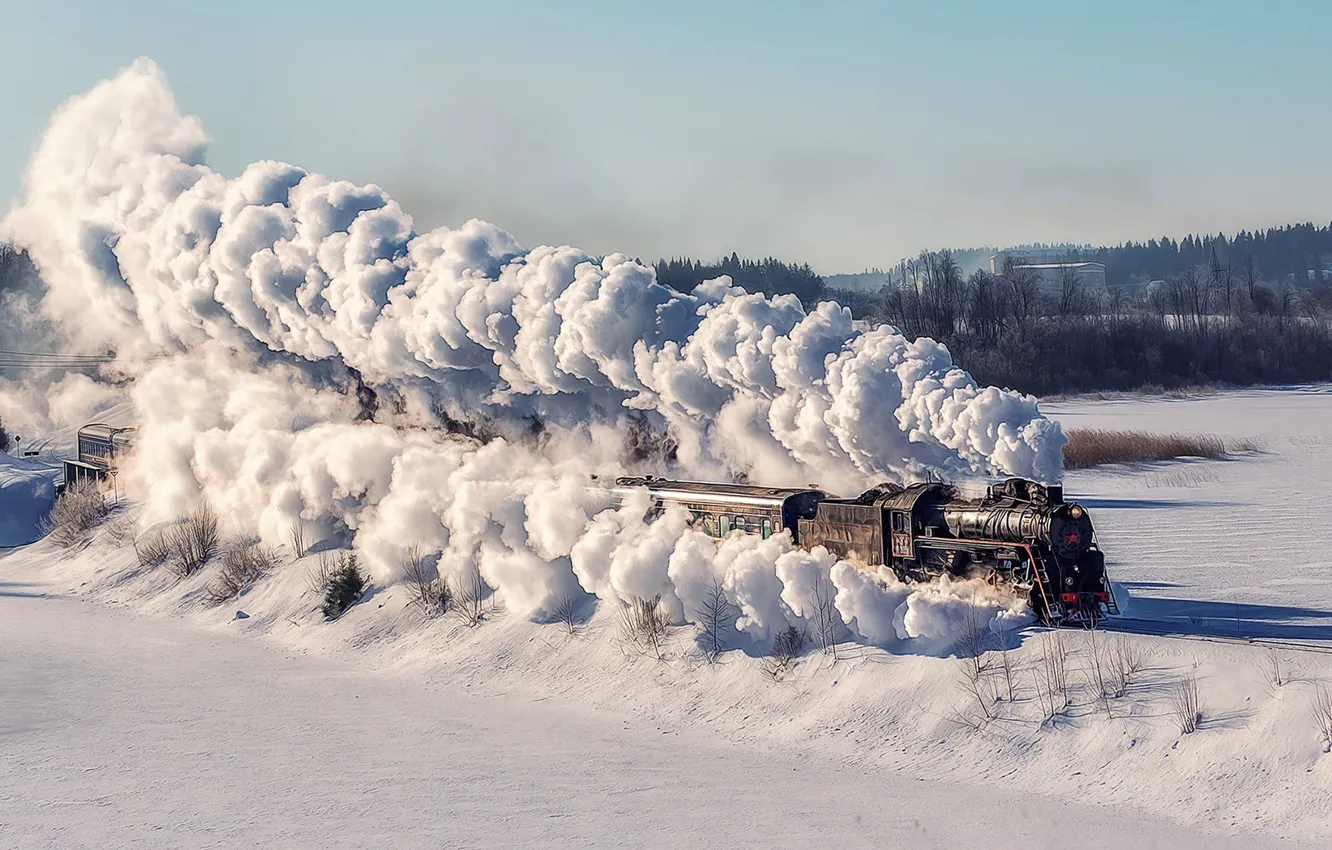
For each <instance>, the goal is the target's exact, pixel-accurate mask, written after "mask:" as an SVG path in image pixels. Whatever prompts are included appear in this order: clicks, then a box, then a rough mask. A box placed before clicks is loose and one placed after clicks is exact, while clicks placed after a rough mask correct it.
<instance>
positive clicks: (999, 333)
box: [828, 251, 1332, 395]
mask: <svg viewBox="0 0 1332 850" xmlns="http://www.w3.org/2000/svg"><path fill="white" fill-rule="evenodd" d="M828 297H829V298H830V299H833V300H837V301H839V302H840V303H842V304H844V305H846V306H848V307H850V308H851V311H852V314H853V315H854V316H855V317H856V318H859V319H866V320H869V321H871V322H876V323H886V324H891V325H894V326H896V327H898V328H900V329H901V330H902V331H903V333H905V334H906V335H907V336H909V337H912V338H915V337H918V336H927V337H931V338H933V339H936V340H939V341H940V342H942V343H944V344H945V345H947V346H948V349H949V351H950V352H951V353H952V355H953V359H954V360H955V361H956V362H957V363H958V364H959V365H960V366H962V367H963V368H964V369H966V370H967V371H969V372H970V373H971V375H972V376H973V377H974V378H976V380H978V381H980V382H981V383H983V384H995V385H998V386H1004V387H1011V388H1013V389H1018V390H1022V391H1024V392H1030V393H1035V394H1039V395H1051V394H1059V393H1078V392H1091V391H1097V390H1140V389H1147V388H1162V389H1166V388H1176V387H1181V386H1187V385H1196V384H1211V385H1216V384H1222V385H1254V384H1280V383H1302V382H1315V381H1332V283H1329V282H1328V281H1327V280H1321V281H1315V282H1313V283H1312V284H1309V285H1306V286H1305V287H1303V288H1300V289H1296V288H1294V287H1292V286H1289V285H1286V284H1283V283H1275V282H1273V281H1272V280H1270V279H1268V278H1266V277H1265V276H1264V275H1263V274H1261V273H1260V272H1259V271H1258V267H1257V264H1256V263H1254V262H1252V261H1249V260H1248V259H1247V258H1246V260H1245V262H1244V264H1243V266H1242V267H1241V268H1239V269H1236V268H1235V267H1234V266H1233V265H1231V264H1229V263H1223V262H1222V261H1221V259H1220V252H1219V251H1218V252H1215V253H1213V252H1208V260H1207V261H1206V262H1205V263H1201V264H1192V265H1186V266H1184V268H1183V269H1182V270H1181V271H1180V272H1178V273H1177V274H1172V275H1168V276H1167V277H1166V278H1165V279H1163V280H1158V281H1155V282H1153V283H1151V284H1150V285H1148V286H1144V287H1138V288H1128V287H1123V286H1116V285H1107V286H1105V287H1100V286H1097V287H1089V286H1086V285H1084V284H1083V282H1082V280H1081V279H1080V278H1079V277H1078V276H1077V274H1076V272H1073V271H1072V270H1069V271H1067V272H1065V273H1064V274H1063V275H1062V276H1061V279H1060V280H1059V281H1058V282H1056V283H1055V284H1054V285H1051V284H1049V283H1045V282H1042V280H1041V279H1040V277H1039V276H1038V275H1037V274H1036V273H1035V272H1034V271H1033V270H1031V269H1029V268H1025V267H1023V266H1017V265H1014V264H1013V263H1011V262H1010V263H1009V264H1008V265H1007V266H1006V267H1005V268H1004V269H1003V270H1002V271H1001V272H1000V273H999V274H990V273H989V272H988V271H986V270H984V269H977V270H976V271H974V272H972V274H970V275H964V274H963V273H962V270H961V267H960V266H959V265H958V264H957V263H956V261H954V260H953V258H952V255H951V253H950V252H948V251H939V252H924V253H922V254H921V255H920V256H919V257H917V258H916V259H914V260H911V261H910V262H907V263H904V264H903V268H902V273H901V275H900V276H899V277H895V278H894V280H893V281H892V282H891V283H890V284H889V285H887V286H884V287H883V288H881V289H880V290H879V291H878V292H873V293H869V292H851V291H838V290H829V291H828Z"/></svg>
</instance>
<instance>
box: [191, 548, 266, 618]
mask: <svg viewBox="0 0 1332 850" xmlns="http://www.w3.org/2000/svg"><path fill="white" fill-rule="evenodd" d="M277 563H278V558H277V553H276V552H274V551H273V549H272V547H270V546H265V545H264V544H262V543H260V542H258V541H255V540H245V539H237V540H233V541H232V542H231V543H230V544H228V545H227V547H226V548H225V549H224V550H223V552H222V571H221V572H220V573H219V574H218V577H217V579H215V580H214V581H213V583H212V584H210V585H209V586H208V590H207V591H206V594H205V595H206V597H207V599H208V601H209V602H211V603H213V604H214V605H221V604H223V603H224V602H226V601H228V600H230V599H235V598H237V597H238V596H240V595H241V594H242V593H244V592H245V590H246V588H248V587H249V586H250V585H252V584H254V582H255V581H256V580H257V579H258V578H259V576H261V575H262V574H263V573H264V572H265V571H266V570H271V569H273V568H274V567H276V566H277Z"/></svg>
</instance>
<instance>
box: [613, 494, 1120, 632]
mask: <svg viewBox="0 0 1332 850" xmlns="http://www.w3.org/2000/svg"><path fill="white" fill-rule="evenodd" d="M615 485H616V487H615V491H614V492H615V493H616V494H617V495H619V496H620V497H622V498H623V497H628V496H630V495H631V494H633V493H635V492H638V491H641V490H646V491H647V492H648V493H649V494H650V495H651V497H652V500H653V508H652V514H657V515H659V514H660V513H661V512H662V511H664V510H665V509H666V508H667V507H670V506H680V507H683V508H684V509H685V510H687V511H688V512H689V514H690V524H691V525H692V526H693V527H694V528H695V529H697V530H699V531H702V532H704V533H705V534H708V535H711V536H713V537H717V538H721V537H725V536H727V535H728V534H731V533H735V532H739V533H743V534H755V535H761V536H762V537H764V538H767V537H770V536H771V535H773V534H777V533H780V532H781V531H783V530H785V531H788V532H790V534H791V537H792V540H793V541H794V542H795V543H796V545H798V546H801V547H803V548H805V549H812V548H813V547H815V546H823V547H824V548H826V549H827V550H828V551H829V552H831V553H833V554H835V555H836V556H837V557H839V558H843V559H845V560H847V561H850V562H851V563H853V564H856V565H857V566H860V567H862V568H866V569H870V570H875V569H877V568H878V567H880V566H886V567H888V568H889V569H891V570H892V571H893V572H894V573H896V574H897V576H898V577H899V578H901V579H902V580H903V581H927V580H929V579H931V578H934V577H937V576H940V575H944V574H947V575H952V576H960V577H961V576H968V577H981V578H984V579H986V580H987V581H990V582H992V583H996V584H998V583H1004V584H1008V585H1010V586H1011V587H1013V588H1014V589H1015V591H1016V592H1018V593H1022V594H1025V595H1026V596H1027V598H1028V599H1029V600H1030V603H1031V607H1032V610H1033V611H1035V613H1036V616H1037V617H1039V618H1040V620H1041V622H1043V623H1046V624H1049V625H1059V624H1063V623H1082V624H1092V623H1095V622H1096V621H1097V620H1099V619H1100V618H1101V617H1103V616H1104V615H1106V614H1117V613H1119V610H1118V607H1117V606H1116V604H1115V599H1114V596H1113V595H1112V594H1111V592H1110V584H1109V581H1108V580H1107V579H1106V574H1105V556H1104V555H1103V554H1102V553H1101V551H1100V549H1099V548H1097V546H1096V537H1095V532H1094V530H1093V528H1092V523H1091V517H1089V516H1088V515H1087V511H1086V509H1085V508H1083V507H1082V506H1081V505H1078V504H1075V503H1068V502H1065V501H1064V491H1063V487H1062V486H1060V485H1045V484H1038V483H1036V482H1034V481H1028V480H1026V479H1022V478H1010V479H1008V480H1006V481H1003V482H1000V483H998V484H993V485H990V486H989V487H988V488H987V489H986V492H985V495H984V496H982V497H980V498H966V497H964V496H963V495H962V494H961V493H960V492H959V491H958V489H957V488H956V487H953V486H950V485H947V484H939V483H925V484H912V485H909V486H906V487H902V486H899V485H897V484H881V485H879V486H877V487H874V488H871V489H869V490H866V491H865V492H864V493H862V494H860V495H859V496H857V497H855V498H850V499H839V498H835V497H833V496H831V495H829V494H828V493H825V492H823V491H822V490H818V489H815V488H808V489H799V488H794V489H793V488H782V487H759V486H752V485H747V484H710V483H704V482H697V481H672V480H668V479H664V478H656V477H654V476H650V475H649V476H645V477H641V478H638V477H624V478H617V479H616V480H615ZM652 514H650V516H651V515H652Z"/></svg>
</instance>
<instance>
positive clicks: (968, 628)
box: [957, 601, 998, 720]
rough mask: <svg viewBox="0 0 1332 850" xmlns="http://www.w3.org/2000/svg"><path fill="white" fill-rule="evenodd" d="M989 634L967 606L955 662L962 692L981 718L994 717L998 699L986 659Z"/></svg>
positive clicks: (978, 617)
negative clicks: (972, 701) (979, 713)
mask: <svg viewBox="0 0 1332 850" xmlns="http://www.w3.org/2000/svg"><path fill="white" fill-rule="evenodd" d="M988 650H989V633H988V630H987V629H986V627H985V624H984V623H982V622H981V618H980V615H979V614H978V613H977V611H976V606H975V604H974V601H973V604H971V605H968V606H967V609H966V615H965V618H964V619H963V622H962V634H961V636H960V637H959V638H958V641H957V662H958V666H959V667H960V668H961V671H962V673H961V677H960V683H961V685H962V688H963V690H964V691H966V692H967V694H968V695H969V696H970V697H971V698H972V699H974V700H975V701H976V705H977V706H978V707H979V708H980V712H981V716H982V717H983V718H984V719H986V720H991V719H993V718H994V711H993V705H994V703H995V701H996V700H997V698H998V694H996V693H995V690H994V687H993V685H992V684H991V682H990V664H989V661H988V660H986V653H987V651H988Z"/></svg>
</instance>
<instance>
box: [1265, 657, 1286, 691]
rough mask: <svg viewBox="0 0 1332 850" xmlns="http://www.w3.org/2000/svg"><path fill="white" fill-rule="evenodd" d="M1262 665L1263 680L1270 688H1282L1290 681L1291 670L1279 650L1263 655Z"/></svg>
mask: <svg viewBox="0 0 1332 850" xmlns="http://www.w3.org/2000/svg"><path fill="white" fill-rule="evenodd" d="M1262 665H1263V679H1264V680H1265V681H1266V682H1267V684H1268V686H1270V687H1272V688H1280V687H1283V686H1284V685H1285V684H1286V683H1287V682H1289V681H1290V670H1289V669H1288V668H1287V666H1286V659H1285V658H1284V657H1282V655H1281V653H1280V652H1278V651H1277V650H1275V649H1269V650H1267V652H1266V654H1264V655H1263V660H1262Z"/></svg>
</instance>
